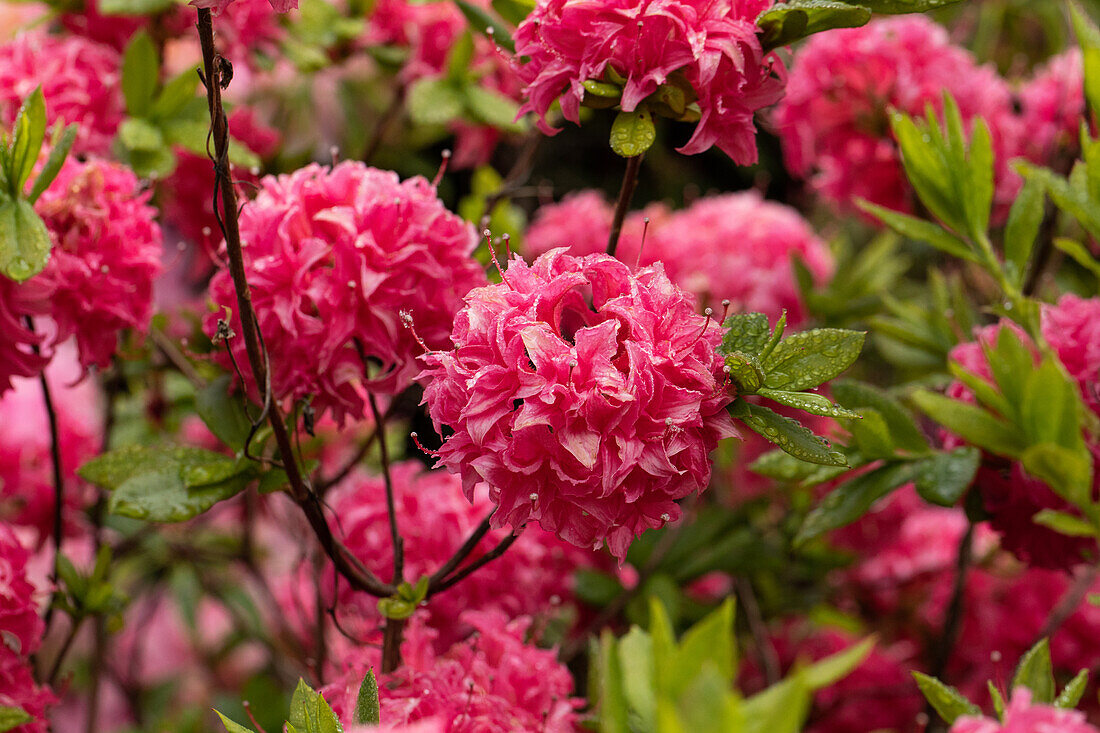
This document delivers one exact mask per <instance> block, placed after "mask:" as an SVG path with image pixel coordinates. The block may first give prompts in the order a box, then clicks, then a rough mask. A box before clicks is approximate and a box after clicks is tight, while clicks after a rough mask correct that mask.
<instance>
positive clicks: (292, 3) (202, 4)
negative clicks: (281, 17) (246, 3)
mask: <svg viewBox="0 0 1100 733" xmlns="http://www.w3.org/2000/svg"><path fill="white" fill-rule="evenodd" d="M268 2H270V3H271V7H272V8H273V9H274V10H275V12H276V13H289V12H290V11H291V10H296V9H297V8H298V0H268ZM188 4H189V5H191V6H193V7H196V8H209V9H211V10H212V11H213V14H214V15H221V14H222V13H223V12H224V11H225V9H226V8H228V7H229V6H230V5H232V4H233V0H191V2H190V3H188Z"/></svg>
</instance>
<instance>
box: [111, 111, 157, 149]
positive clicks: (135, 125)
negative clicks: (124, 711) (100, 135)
mask: <svg viewBox="0 0 1100 733" xmlns="http://www.w3.org/2000/svg"><path fill="white" fill-rule="evenodd" d="M118 139H119V141H120V142H121V143H122V144H123V145H125V146H126V148H127V149H128V150H132V151H136V152H139V153H151V152H156V151H158V150H160V149H162V148H163V147H164V146H165V144H166V142H165V139H164V134H163V133H161V131H160V128H159V127H157V126H156V125H154V124H153V123H151V122H149V121H148V120H145V119H142V118H140V117H130V118H128V119H125V120H123V121H122V124H121V125H119V126H118Z"/></svg>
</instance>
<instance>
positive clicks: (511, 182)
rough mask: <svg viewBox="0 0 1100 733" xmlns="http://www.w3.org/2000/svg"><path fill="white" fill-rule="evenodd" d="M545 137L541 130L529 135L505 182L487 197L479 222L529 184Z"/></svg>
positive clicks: (505, 177)
mask: <svg viewBox="0 0 1100 733" xmlns="http://www.w3.org/2000/svg"><path fill="white" fill-rule="evenodd" d="M544 137H545V135H543V134H542V132H540V131H539V130H531V132H529V133H528V134H527V139H526V140H525V141H524V143H523V147H522V148H521V149H520V151H519V155H518V156H516V160H515V162H514V163H512V168H511V169H510V170H509V171H508V174H507V175H506V176H504V180H503V181H501V182H500V187H499V188H498V189H497V190H496V191H493V192H492V193H491V194H489V195H488V196H486V197H485V204H484V206H483V207H482V209H481V216H480V217H479V219H478V221H479V222H480V221H482V220H483V219H485V218H486V217H489V216H492V214H493V209H495V208H496V205H497V204H498V203H500V202H501V201H502V200H503V199H505V198H507V197H509V196H511V195H512V194H514V193H515V192H516V191H518V190H519V189H520V187H521V186H522V185H523V184H524V183H526V182H527V179H528V177H530V175H531V168H532V166H533V164H534V162H535V153H536V152H537V151H538V149H539V143H540V142H541V141H542V139H543V138H544ZM479 228H481V229H484V228H485V227H483V226H479Z"/></svg>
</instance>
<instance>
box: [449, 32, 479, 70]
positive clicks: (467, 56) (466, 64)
mask: <svg viewBox="0 0 1100 733" xmlns="http://www.w3.org/2000/svg"><path fill="white" fill-rule="evenodd" d="M473 57H474V37H473V34H471V33H470V32H469V31H466V32H465V33H463V34H461V35H459V37H458V38H456V39H455V40H454V42H453V43H452V44H451V50H450V51H448V52H447V63H446V65H445V66H444V68H445V69H446V70H447V77H448V78H449V79H451V81H454V82H457V83H462V82H463V81H465V80H466V78H467V76H469V74H470V60H471V59H473Z"/></svg>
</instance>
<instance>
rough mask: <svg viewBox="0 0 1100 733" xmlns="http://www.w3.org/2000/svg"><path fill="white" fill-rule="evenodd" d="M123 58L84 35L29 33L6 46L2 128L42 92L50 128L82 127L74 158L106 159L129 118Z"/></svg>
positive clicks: (1, 53) (0, 57) (0, 88)
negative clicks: (125, 118) (59, 125)
mask: <svg viewBox="0 0 1100 733" xmlns="http://www.w3.org/2000/svg"><path fill="white" fill-rule="evenodd" d="M120 63H121V61H120V59H119V55H118V53H117V52H116V51H115V50H114V49H112V48H109V47H107V46H102V45H100V44H98V43H94V42H93V41H89V40H88V39H86V38H81V37H79V36H71V35H64V36H55V35H50V34H48V33H46V32H44V31H40V30H36V31H28V32H25V33H22V34H20V35H18V36H16V37H15V39H14V40H12V41H9V42H8V43H5V44H3V45H0V123H2V124H3V125H4V126H10V125H11V123H12V122H13V121H14V120H15V116H16V114H17V113H18V112H19V106H20V105H21V104H22V103H23V100H25V99H26V98H27V97H28V96H30V94H31V92H33V91H34V90H35V88H36V87H38V86H41V87H42V95H43V96H44V97H45V99H46V120H47V124H48V125H51V126H52V125H53V124H54V122H56V121H58V120H60V121H61V122H63V123H65V124H69V123H76V125H77V133H76V142H75V143H73V152H74V153H94V154H98V155H106V154H107V153H108V152H109V151H110V149H111V139H112V138H113V137H114V136H115V130H116V129H117V128H118V125H119V123H120V122H122V117H123V113H124V107H123V102H122V89H121V83H120V71H119V66H120Z"/></svg>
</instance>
